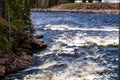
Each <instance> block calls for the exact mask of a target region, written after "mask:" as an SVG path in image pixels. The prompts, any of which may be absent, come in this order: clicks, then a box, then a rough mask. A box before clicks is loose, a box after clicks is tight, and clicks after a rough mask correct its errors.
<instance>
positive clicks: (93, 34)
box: [4, 12, 119, 80]
mask: <svg viewBox="0 0 120 80" xmlns="http://www.w3.org/2000/svg"><path fill="white" fill-rule="evenodd" d="M31 19H32V21H33V23H34V25H35V29H36V32H35V35H37V34H43V35H44V38H43V39H40V40H41V41H43V42H45V43H46V44H47V45H48V47H47V48H46V49H45V50H42V51H40V52H37V53H34V56H35V62H34V63H33V64H32V65H31V67H30V68H28V69H25V70H23V71H21V72H19V73H16V74H10V75H8V76H6V77H5V78H4V80H117V77H118V75H117V72H118V47H115V45H118V44H119V43H118V40H119V37H118V36H119V29H118V26H119V15H117V14H101V13H80V12H31Z"/></svg>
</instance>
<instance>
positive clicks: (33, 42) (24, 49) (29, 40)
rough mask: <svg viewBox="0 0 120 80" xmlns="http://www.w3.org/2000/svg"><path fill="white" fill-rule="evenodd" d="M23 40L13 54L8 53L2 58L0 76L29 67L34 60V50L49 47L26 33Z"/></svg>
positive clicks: (0, 60)
mask: <svg viewBox="0 0 120 80" xmlns="http://www.w3.org/2000/svg"><path fill="white" fill-rule="evenodd" d="M21 40H22V44H21V45H20V46H19V47H17V48H14V49H13V53H12V54H7V57H2V58H0V78H4V77H5V76H6V75H8V74H11V73H16V72H19V71H21V70H24V69H26V68H29V66H30V65H31V63H32V61H34V60H33V58H34V56H33V53H32V51H34V50H35V51H36V50H41V49H44V48H46V47H47V45H46V44H44V43H43V42H41V41H40V40H37V38H35V37H28V36H26V35H24V36H22V38H21ZM26 45H27V46H26Z"/></svg>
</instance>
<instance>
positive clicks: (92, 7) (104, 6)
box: [31, 3, 119, 14]
mask: <svg viewBox="0 0 120 80" xmlns="http://www.w3.org/2000/svg"><path fill="white" fill-rule="evenodd" d="M31 11H65V12H66V11H67V12H94V13H107V14H119V4H118V3H80V4H78V3H68V4H61V5H57V6H54V7H51V8H46V9H45V8H44V9H43V8H34V9H31Z"/></svg>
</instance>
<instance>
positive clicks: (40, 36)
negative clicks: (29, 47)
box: [35, 34, 43, 39]
mask: <svg viewBox="0 0 120 80" xmlns="http://www.w3.org/2000/svg"><path fill="white" fill-rule="evenodd" d="M35 38H37V39H40V38H43V35H41V34H39V35H36V36H35Z"/></svg>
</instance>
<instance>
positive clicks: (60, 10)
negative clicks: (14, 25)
mask: <svg viewBox="0 0 120 80" xmlns="http://www.w3.org/2000/svg"><path fill="white" fill-rule="evenodd" d="M31 11H33V12H35V11H51V12H54V11H58V12H90V13H107V14H119V10H92V9H57V8H47V9H31Z"/></svg>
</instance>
